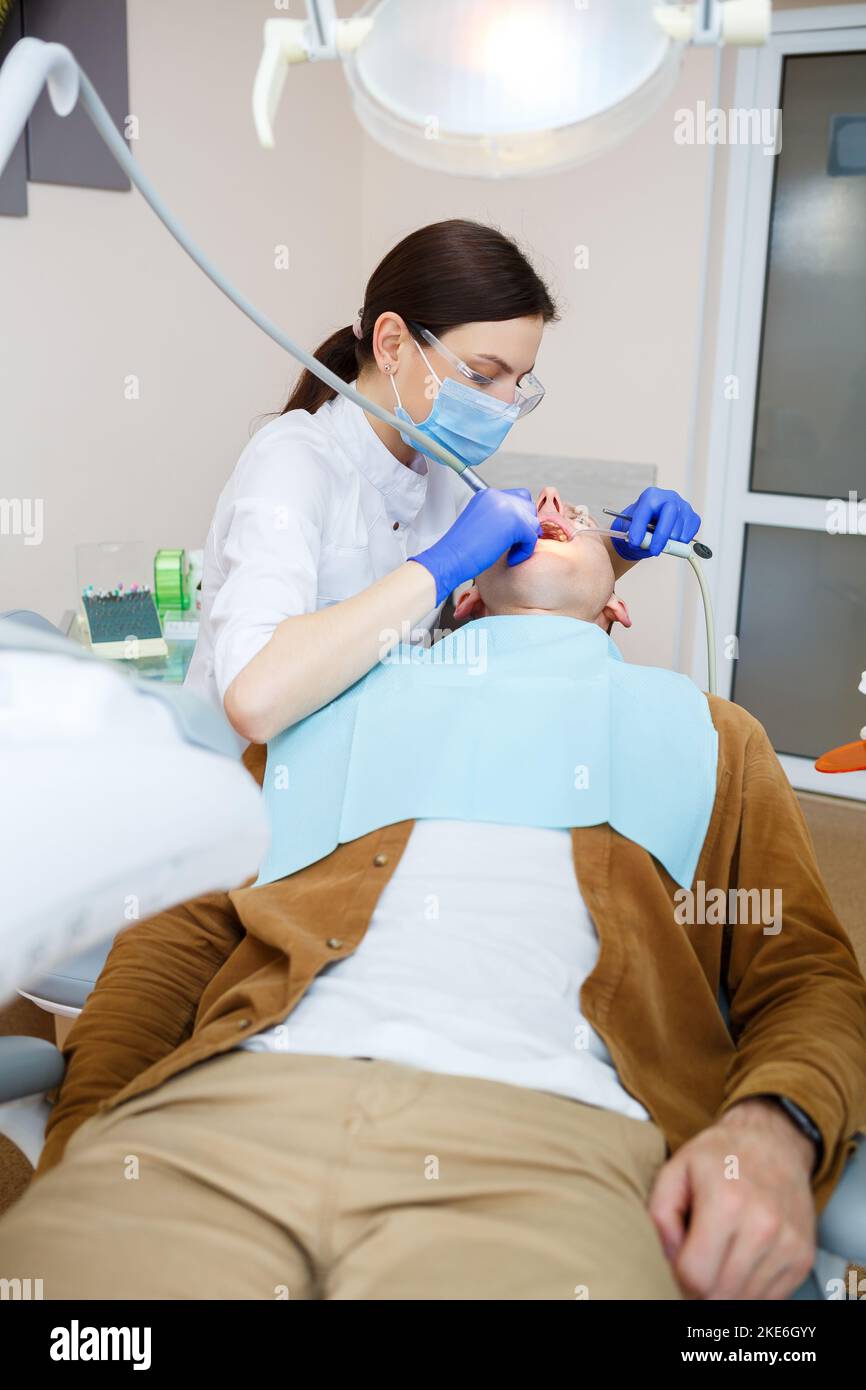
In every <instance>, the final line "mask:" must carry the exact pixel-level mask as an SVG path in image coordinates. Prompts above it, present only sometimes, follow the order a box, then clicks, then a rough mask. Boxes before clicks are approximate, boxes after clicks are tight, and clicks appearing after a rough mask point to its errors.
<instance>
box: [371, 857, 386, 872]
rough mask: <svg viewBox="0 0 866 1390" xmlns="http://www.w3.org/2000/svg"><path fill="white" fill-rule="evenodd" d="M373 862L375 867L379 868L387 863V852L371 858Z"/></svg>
mask: <svg viewBox="0 0 866 1390" xmlns="http://www.w3.org/2000/svg"><path fill="white" fill-rule="evenodd" d="M373 863H374V864H375V865H376V868H377V869H381V867H382V865H383V864H387V863H388V856H387V854H377V855H376V857H375V859H374V860H373Z"/></svg>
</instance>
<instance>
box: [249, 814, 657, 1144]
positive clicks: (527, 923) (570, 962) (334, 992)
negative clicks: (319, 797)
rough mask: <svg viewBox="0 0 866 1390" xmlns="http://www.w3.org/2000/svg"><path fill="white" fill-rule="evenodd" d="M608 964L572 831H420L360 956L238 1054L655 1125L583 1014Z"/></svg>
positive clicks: (444, 824)
mask: <svg viewBox="0 0 866 1390" xmlns="http://www.w3.org/2000/svg"><path fill="white" fill-rule="evenodd" d="M332 925H333V931H334V935H335V936H339V935H340V923H339V922H338V921H336V920H335V921H334V922H333V924H332ZM598 953H599V943H598V936H597V934H596V930H595V927H594V925H593V922H592V918H591V917H590V915H589V913H588V911H587V909H586V904H585V903H584V901H583V897H582V895H581V892H580V889H579V887H578V883H577V877H576V875H575V872H574V860H573V857H572V839H571V834H570V832H569V831H567V830H546V829H537V828H534V827H533V828H530V827H524V826H519V825H489V824H482V823H478V822H465V821H435V820H419V821H416V823H415V825H414V826H413V829H412V834H411V835H410V837H409V841H408V844H407V845H406V848H405V850H404V851H403V855H402V857H401V859H400V863H399V864H398V865H397V868H396V870H395V872H394V874H393V875H392V877H391V879H390V881H389V882H388V884H387V885H386V887H385V889H384V891H383V893H382V895H381V897H380V899H379V902H378V904H377V906H376V909H375V911H374V913H373V915H372V917H371V919H370V923H369V926H368V927H367V931H366V933H365V934H364V937H363V939H362V941H361V943H360V945H359V946H358V947H357V949H356V950H355V951H354V952H353V954H352V955H350V956H346V957H345V958H344V959H342V960H339V961H334V962H333V964H331V965H326V966H325V967H324V969H323V970H321V971H320V973H319V974H318V975H317V976H316V978H315V979H314V980H313V982H312V984H311V985H310V986H309V988H308V989H307V991H306V992H305V994H304V995H303V996H302V998H301V999H300V1000H299V1001H298V1003H297V1004H296V1005H295V1007H294V1008H293V1009H292V1011H291V1013H290V1014H289V1016H288V1018H287V1019H286V1020H285V1021H284V1022H283V1023H280V1024H277V1025H276V1026H275V1027H273V1028H269V1029H267V1030H266V1031H264V1032H262V1033H259V1034H257V1035H256V1036H254V1037H252V1038H249V1039H247V1040H246V1041H245V1042H243V1043H241V1044H239V1046H241V1047H242V1048H244V1049H245V1050H248V1051H253V1052H302V1053H320V1054H323V1055H326V1056H336V1057H377V1058H384V1059H386V1060H389V1061H393V1062H402V1063H404V1064H406V1065H409V1066H414V1067H421V1068H423V1069H425V1070H427V1071H438V1072H449V1073H451V1074H454V1075H460V1076H478V1077H485V1078H487V1079H489V1080H492V1081H502V1082H508V1083H511V1084H513V1085H517V1086H529V1087H532V1088H534V1089H536V1090H540V1091H552V1092H555V1093H556V1094H559V1095H563V1096H569V1097H571V1098H572V1099H575V1100H580V1101H583V1102H585V1103H586V1104H588V1105H597V1106H599V1107H601V1108H602V1109H606V1110H616V1111H619V1113H620V1114H623V1115H628V1116H631V1117H632V1118H634V1119H639V1120H646V1119H649V1118H650V1116H649V1114H648V1112H647V1110H646V1109H645V1108H644V1106H643V1105H641V1104H640V1102H639V1101H638V1100H636V1099H635V1097H634V1096H632V1095H630V1094H629V1092H628V1091H626V1090H625V1088H624V1086H623V1085H622V1083H621V1082H620V1079H619V1077H618V1075H617V1072H616V1068H615V1066H614V1063H613V1060H612V1058H611V1055H610V1053H609V1051H608V1049H607V1047H606V1045H605V1043H604V1041H603V1040H602V1038H601V1037H600V1036H599V1035H598V1033H597V1032H596V1031H595V1030H594V1029H593V1028H591V1027H590V1025H589V1023H588V1022H587V1021H586V1019H585V1018H584V1017H583V1015H582V1013H581V1010H580V989H581V986H582V984H583V982H584V980H585V979H587V977H588V976H589V975H590V973H591V972H592V970H593V969H594V967H595V964H596V961H597V960H598Z"/></svg>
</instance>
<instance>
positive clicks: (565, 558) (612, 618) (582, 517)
mask: <svg viewBox="0 0 866 1390" xmlns="http://www.w3.org/2000/svg"><path fill="white" fill-rule="evenodd" d="M536 508H537V511H538V519H539V521H540V522H541V527H542V535H541V538H540V539H539V540H538V543H537V545H536V547H535V550H534V552H533V553H532V555H531V556H530V557H529V559H528V560H524V561H523V562H522V563H521V564H519V565H509V564H508V559H507V556H506V555H502V556H500V558H499V559H498V560H497V561H496V563H495V564H494V565H491V566H490V568H489V569H487V570H485V571H484V572H483V574H480V575H478V576H477V578H476V580H475V586H476V590H477V593H475V595H474V596H473V597H472V599H471V602H466V603H462V606H458V610H457V616H458V617H459V618H461V619H462V618H465V617H477V616H479V615H480V614H481V613H482V612H486V613H491V614H504V613H559V614H564V615H566V616H569V617H573V618H582V619H584V620H586V621H588V622H597V623H598V624H599V625H600V626H602V627H604V628H605V629H608V628H609V627H610V624H611V622H621V623H623V624H624V626H630V619H629V617H628V611H627V609H626V607H625V604H624V603H623V602H622V600H621V599H619V598H617V597H616V596H615V595H614V592H613V589H614V573H613V565H612V563H611V552H610V549H609V542H608V541H607V540H606V539H605V535H604V534H603V533H602V532H601V531H600V527H599V523H598V521H597V520H596V519H595V518H594V517H593V516H591V515H590V513H589V511H588V510H587V508H586V507H585V506H581V505H578V504H575V503H571V502H565V501H563V499H562V498H561V497H560V495H559V493H558V492H557V490H556V488H554V487H545V488H542V490H541V492H540V493H539V494H538V497H537V498H536Z"/></svg>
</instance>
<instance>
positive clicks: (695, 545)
mask: <svg viewBox="0 0 866 1390" xmlns="http://www.w3.org/2000/svg"><path fill="white" fill-rule="evenodd" d="M602 511H603V512H604V514H605V516H615V517H617V518H618V519H619V520H620V521H632V520H633V519H634V518H633V517H631V516H629V514H628V513H627V512H612V511H611V510H610V509H609V508H608V507H602ZM654 530H655V526H654V525H653V523H652V522H650V524H649V525H648V527H647V530H646V535H645V536H644V538H643V540H642V541H641V543H640V545H639V546H638V549H639V550H649V548H650V542H651V541H652V537H653V531H654ZM605 535H608V536H615V537H617V538H619V539H621V540H627V539H628V532H627V531H621V530H619V529H617V530H614V529H613V527H612V526H610V527H607V528H606V530H605ZM660 553H661V554H662V555H676V556H678V557H679V558H680V559H681V560H688V559H690V558H691V556H692V555H697V556H698V559H700V560H712V558H713V552H712V551H711V550H710V547H709V546H708V545H704V543H703V541H668V543H667V545H666V546H665V547H664V549H663V550H662V551H661V552H660Z"/></svg>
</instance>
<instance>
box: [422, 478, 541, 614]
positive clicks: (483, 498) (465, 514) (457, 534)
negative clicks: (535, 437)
mask: <svg viewBox="0 0 866 1390" xmlns="http://www.w3.org/2000/svg"><path fill="white" fill-rule="evenodd" d="M540 535H541V527H540V525H539V522H538V513H537V511H536V510H535V506H534V504H533V501H532V496H531V494H530V493H529V491H528V490H527V489H526V488H525V487H509V488H494V487H488V488H485V489H484V491H483V492H476V494H475V496H474V497H473V498H472V500H471V502H469V503H468V504H467V505H466V506H465V507H464V508H463V511H462V512H461V513H460V515H459V516H458V518H457V520H456V521H455V522H454V525H453V526H451V527H449V529H448V530H447V531H446V532H445V535H444V536H443V537H442V539H441V540H439V541H437V542H436V544H435V545H431V546H429V547H428V548H427V550H422V551H421V553H420V554H419V555H412V556H411V557H410V558H411V559H412V560H417V562H418V564H419V565H423V566H424V567H425V569H428V570H429V571H430V573H431V574H432V576H433V578H434V579H435V580H436V602H437V604H440V603H442V602H443V601H444V600H445V599H446V598H447V597H448V595H449V594H450V593H452V592H453V591H454V590H455V589H456V588H457V585H458V584H462V583H463V582H464V581H465V580H467V579H474V578H475V576H476V575H477V574H481V572H482V571H483V570H486V569H489V568H490V566H491V565H492V564H495V563H496V561H497V560H498V559H499V557H500V555H502V554H504V552H505V551H506V550H507V551H508V552H509V555H508V563H509V565H519V564H520V562H521V560H527V559H528V558H529V556H530V555H531V554H532V552H533V550H534V549H535V542H536V541H537V539H538V537H539V536H540Z"/></svg>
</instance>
